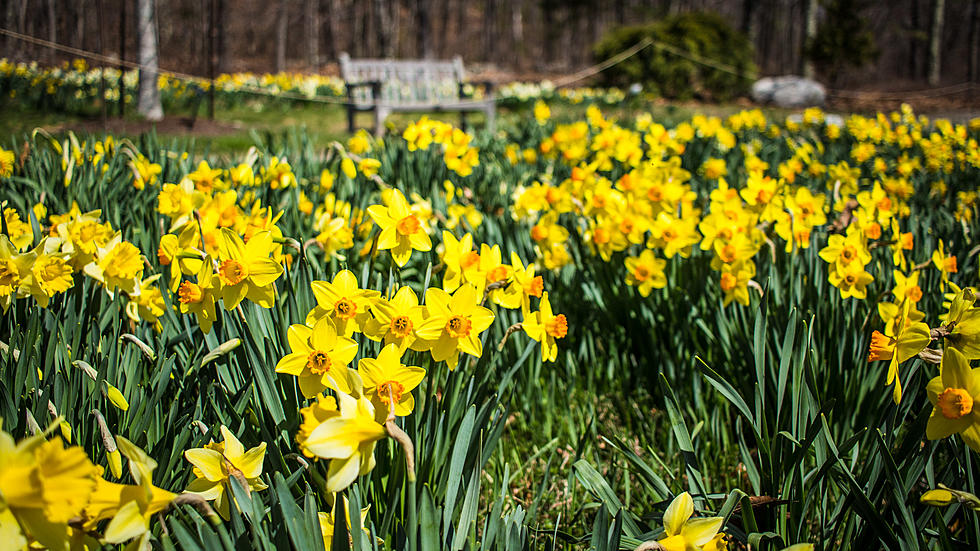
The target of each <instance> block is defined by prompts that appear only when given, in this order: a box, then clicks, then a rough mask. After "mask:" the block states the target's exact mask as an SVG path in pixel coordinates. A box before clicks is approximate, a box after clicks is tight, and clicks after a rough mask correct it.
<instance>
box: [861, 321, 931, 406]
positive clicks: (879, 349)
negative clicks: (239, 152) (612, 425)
mask: <svg viewBox="0 0 980 551" xmlns="http://www.w3.org/2000/svg"><path fill="white" fill-rule="evenodd" d="M911 307H912V305H911V303H905V305H904V308H903V310H902V312H903V313H902V315H901V316H900V317H899V318H898V319H897V320H896V322H895V324H894V327H895V331H896V332H895V334H894V335H891V336H889V335H886V334H883V333H881V332H879V331H875V332H874V333H872V334H871V344H870V346H869V347H868V361H869V362H874V361H878V360H884V361H888V362H889V364H888V374H887V375H886V379H885V384H886V385H890V384H892V381H894V382H895V387H894V389H893V391H892V399H893V400H894V402H895V403H896V404H897V403H898V402H899V401H901V399H902V382H901V380H900V379H899V377H898V365H899V364H900V363H902V362H904V361H906V360H908V359H909V358H911V357H913V356H915V355H916V354H918V353H919V352H921V351H922V350H923V349H924V348H925V347H926V346H928V345H929V343H930V342H931V341H932V337H930V336H929V326H928V325H926V324H925V323H922V322H921V321H920V322H912V321H911V319H910V318H909V314H910V311H911Z"/></svg>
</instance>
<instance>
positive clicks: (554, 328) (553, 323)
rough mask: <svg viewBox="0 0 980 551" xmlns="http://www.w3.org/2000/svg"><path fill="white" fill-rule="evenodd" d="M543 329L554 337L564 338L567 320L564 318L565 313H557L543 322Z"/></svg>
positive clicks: (566, 331)
mask: <svg viewBox="0 0 980 551" xmlns="http://www.w3.org/2000/svg"><path fill="white" fill-rule="evenodd" d="M544 330H545V332H546V333H548V334H549V335H551V336H552V337H554V338H556V339H561V338H564V336H565V335H567V334H568V320H567V319H565V314H558V315H557V316H555V317H553V318H551V319H550V320H548V321H547V322H545V324H544Z"/></svg>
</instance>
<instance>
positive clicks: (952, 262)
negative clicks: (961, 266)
mask: <svg viewBox="0 0 980 551" xmlns="http://www.w3.org/2000/svg"><path fill="white" fill-rule="evenodd" d="M932 264H933V265H934V266H935V267H936V269H937V270H939V272H940V273H941V274H942V277H943V281H949V274H955V273H956V272H957V267H956V256H955V255H952V254H950V255H947V254H946V251H944V250H943V242H942V241H940V242H939V246H938V248H937V249H936V250H935V251H933V253H932Z"/></svg>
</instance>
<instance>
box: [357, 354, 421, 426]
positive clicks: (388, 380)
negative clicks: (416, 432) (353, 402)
mask: <svg viewBox="0 0 980 551" xmlns="http://www.w3.org/2000/svg"><path fill="white" fill-rule="evenodd" d="M401 355H402V350H400V349H399V347H398V345H396V344H389V345H387V346H385V347H384V348H382V349H381V353H379V354H378V357H377V359H374V358H363V359H362V360H361V361H360V362H358V364H357V372H358V373H359V374H360V375H361V378H362V379H363V380H364V394H365V395H366V396H368V397H369V398H370V399H371V403H373V404H374V407H375V410H376V411H377V413H378V415H379V416H387V415H388V412H389V410H390V408H391V407H392V406H391V405H392V404H394V412H395V415H397V416H399V417H404V416H406V415H408V414H409V413H412V410H414V409H415V397H414V396H412V390H414V389H415V387H417V386H419V383H421V382H422V379H423V378H425V370H424V369H422V368H421V367H415V366H411V365H405V364H403V363H401Z"/></svg>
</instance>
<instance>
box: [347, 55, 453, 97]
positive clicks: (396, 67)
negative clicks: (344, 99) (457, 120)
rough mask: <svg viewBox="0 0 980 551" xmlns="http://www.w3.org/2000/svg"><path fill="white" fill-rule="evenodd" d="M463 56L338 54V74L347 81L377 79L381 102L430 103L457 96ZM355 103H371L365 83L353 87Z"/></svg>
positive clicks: (369, 89)
mask: <svg viewBox="0 0 980 551" xmlns="http://www.w3.org/2000/svg"><path fill="white" fill-rule="evenodd" d="M463 75H464V73H463V59H462V58H461V57H459V56H457V57H455V58H453V59H452V60H451V61H436V60H412V61H405V60H394V59H351V58H350V56H349V55H347V54H346V53H342V54H340V76H341V78H343V79H344V81H345V82H347V83H359V82H370V81H378V82H381V97H380V98H377V99H380V100H381V101H382V102H384V103H389V104H399V105H412V104H420V105H421V104H433V103H439V102H447V101H453V100H458V99H459V84H460V83H461V82H463ZM353 100H354V102H355V103H372V102H374V100H375V98H374V97H373V94H372V91H371V88H370V87H369V86H362V87H357V88H355V89H354V90H353Z"/></svg>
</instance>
